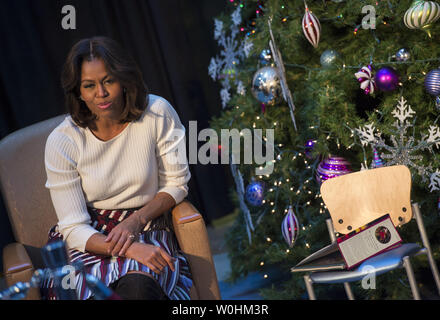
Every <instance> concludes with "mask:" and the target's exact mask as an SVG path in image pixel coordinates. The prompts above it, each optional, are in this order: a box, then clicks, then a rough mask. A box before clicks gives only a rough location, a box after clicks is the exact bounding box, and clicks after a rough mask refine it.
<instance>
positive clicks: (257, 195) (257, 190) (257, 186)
mask: <svg viewBox="0 0 440 320" xmlns="http://www.w3.org/2000/svg"><path fill="white" fill-rule="evenodd" d="M245 197H246V201H247V202H248V203H249V204H250V205H252V206H254V207H259V206H261V205H262V204H263V200H264V185H263V183H262V182H259V181H253V182H251V183H250V184H249V185H248V186H247V187H246V193H245Z"/></svg>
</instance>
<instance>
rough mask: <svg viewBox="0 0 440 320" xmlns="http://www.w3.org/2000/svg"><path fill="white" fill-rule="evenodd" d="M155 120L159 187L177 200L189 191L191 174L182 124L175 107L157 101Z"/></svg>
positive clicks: (165, 102)
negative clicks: (157, 108)
mask: <svg viewBox="0 0 440 320" xmlns="http://www.w3.org/2000/svg"><path fill="white" fill-rule="evenodd" d="M159 109H160V110H159V112H158V113H157V116H158V117H157V120H156V134H157V136H156V137H157V144H156V156H157V161H158V169H159V190H158V192H166V193H168V194H169V195H171V196H172V197H173V198H174V200H175V201H176V204H178V203H180V202H182V200H183V199H184V198H185V197H186V196H187V195H188V186H187V183H188V181H189V179H190V178H191V174H190V171H189V167H188V161H187V158H186V144H185V127H184V126H183V125H182V123H181V122H180V119H179V116H178V115H177V113H176V111H175V110H174V108H173V107H172V106H171V105H170V104H169V103H168V102H167V101H166V100H162V101H160V105H159Z"/></svg>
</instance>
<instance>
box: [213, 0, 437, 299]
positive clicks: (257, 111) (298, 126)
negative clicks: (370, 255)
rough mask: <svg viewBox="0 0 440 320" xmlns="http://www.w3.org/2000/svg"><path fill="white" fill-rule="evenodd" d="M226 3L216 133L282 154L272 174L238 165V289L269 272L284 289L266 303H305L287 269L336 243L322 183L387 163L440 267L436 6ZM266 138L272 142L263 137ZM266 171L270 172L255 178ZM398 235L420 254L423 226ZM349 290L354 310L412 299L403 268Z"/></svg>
mask: <svg viewBox="0 0 440 320" xmlns="http://www.w3.org/2000/svg"><path fill="white" fill-rule="evenodd" d="M228 3H229V6H228V10H227V12H224V13H223V14H222V15H221V16H219V17H217V18H216V19H215V33H214V38H215V39H216V40H217V41H218V43H219V51H220V52H219V55H218V56H217V57H213V59H212V60H211V64H210V65H209V74H210V75H211V76H212V78H213V80H214V81H217V82H218V83H220V84H221V86H222V89H221V91H220V96H221V100H222V104H223V110H222V112H221V114H220V115H219V116H218V117H216V118H214V119H213V120H212V123H211V126H212V127H213V128H214V129H216V130H217V131H218V133H219V134H220V132H221V129H224V128H236V129H237V130H238V131H240V130H243V129H246V128H251V129H256V128H259V129H262V132H263V136H262V137H258V138H259V139H261V141H262V142H263V143H265V147H266V151H268V150H273V151H274V159H273V160H270V161H268V162H267V163H264V164H263V165H262V164H261V163H260V164H257V163H251V164H246V163H244V161H243V154H242V155H241V158H240V159H235V160H236V161H235V162H234V163H233V162H232V161H231V164H230V166H231V170H232V174H233V177H234V180H235V183H236V187H235V188H234V189H233V191H232V197H233V199H234V201H235V202H236V204H237V211H239V214H238V215H237V219H236V221H235V224H234V226H233V228H232V230H231V232H230V233H229V234H228V239H227V243H228V248H229V256H230V259H231V267H232V274H231V280H235V279H238V278H239V277H242V276H245V275H246V274H248V273H249V272H253V271H260V272H262V274H264V276H265V277H266V278H267V279H268V281H270V279H271V278H273V277H275V276H277V278H278V279H280V278H281V279H282V281H280V282H278V283H276V284H273V285H272V286H271V287H269V288H266V289H264V290H263V291H262V294H263V296H264V297H265V298H268V299H301V298H307V296H306V295H305V287H304V282H303V278H302V277H303V274H297V273H291V272H290V268H291V267H293V266H295V265H296V264H297V263H298V262H299V261H301V260H302V259H303V258H305V257H307V256H308V255H310V254H311V253H313V252H315V251H317V250H318V249H321V248H322V247H324V246H325V245H328V244H329V243H330V239H329V234H328V232H327V226H326V223H325V220H326V219H328V218H329V217H330V216H329V213H328V211H327V210H326V207H325V205H324V203H323V200H322V198H321V197H320V194H319V190H320V184H321V183H322V182H323V181H324V180H325V179H329V178H332V177H334V176H337V175H340V174H345V173H348V172H354V171H359V170H366V169H370V168H375V167H379V166H382V165H393V164H405V165H406V166H408V168H409V169H410V170H411V173H412V180H413V185H412V193H411V195H412V200H413V201H414V202H418V203H419V205H420V207H421V210H422V214H423V218H424V222H425V226H426V229H427V232H428V237H429V240H430V241H431V246H432V249H433V252H434V258H435V259H436V260H437V261H439V243H440V239H439V238H438V236H434V235H436V234H437V235H438V234H439V231H440V219H439V218H440V217H439V213H438V209H437V206H438V199H439V193H438V191H439V189H440V178H439V177H440V172H439V165H440V157H439V153H438V147H439V145H440V131H439V128H438V127H437V122H438V118H439V111H440V105H439V99H440V98H438V97H437V96H438V95H440V69H437V68H439V60H440V46H439V45H438V43H439V40H440V21H438V22H436V20H437V19H438V18H439V17H440V5H438V4H437V3H435V2H428V1H427V2H425V1H415V2H414V3H413V2H412V1H394V0H387V1H384V0H377V1H367V0H366V1H358V0H346V1H344V0H338V1H336V0H333V1H324V0H315V1H312V0H308V1H306V2H305V1H303V0H292V1H288V0H285V1H282V0H270V1H244V0H242V1H239V0H228ZM268 129H273V132H274V141H273V143H271V142H270V141H269V140H270V139H266V138H267V136H264V133H265V132H267V130H268ZM256 138H257V136H254V139H256ZM269 144H271V145H269ZM221 147H222V150H225V149H227V148H226V146H224V145H222V146H221ZM238 160H241V161H238ZM262 166H264V167H265V168H266V169H267V168H269V169H270V171H271V172H270V174H258V170H257V169H259V168H260V169H261V167H262ZM288 216H289V217H290V227H292V223H293V224H295V223H297V224H298V226H297V228H296V230H293V229H292V228H291V230H293V231H296V232H295V233H292V232H291V233H290V234H288V232H287V231H282V226H283V224H284V225H286V223H287V222H286V221H287V220H285V219H287V218H288ZM292 217H294V218H296V219H297V220H295V219H292ZM283 221H284V222H283ZM399 233H400V234H401V236H402V238H403V239H404V241H405V242H419V243H420V237H419V234H418V231H417V227H416V226H415V223H409V224H406V225H404V226H402V227H401V228H399ZM413 266H414V269H415V272H416V275H417V277H419V278H418V280H419V281H420V283H421V292H422V294H426V295H429V294H430V293H432V292H435V289H434V286H433V280H432V276H431V273H430V270H429V268H428V267H426V266H427V263H426V259H425V258H424V257H419V258H417V259H414V262H413ZM273 270H275V271H273ZM338 287H342V286H341V285H334V286H316V288H315V289H316V292H317V295H318V297H319V296H321V297H324V296H328V297H329V296H331V294H332V290H334V292H338V290H339V289H338ZM352 288H353V290H354V292H355V295H356V297H357V298H361V297H362V298H368V299H384V298H387V299H405V298H411V291H410V289H409V285H408V282H407V280H406V276H405V274H404V271H402V270H396V271H392V272H389V273H387V274H384V275H381V276H380V278H379V279H378V280H377V287H376V290H363V289H362V288H360V284H356V283H354V284H353V285H352Z"/></svg>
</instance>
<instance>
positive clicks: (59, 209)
mask: <svg viewBox="0 0 440 320" xmlns="http://www.w3.org/2000/svg"><path fill="white" fill-rule="evenodd" d="M76 159H78V149H77V147H76V145H75V143H74V142H73V140H72V139H71V138H70V137H69V136H68V135H67V134H65V133H64V132H62V131H57V130H55V131H53V132H52V133H51V134H50V135H49V137H48V139H47V141H46V148H45V155H44V162H45V167H46V174H47V181H46V188H49V191H50V196H51V198H52V203H53V206H54V208H55V212H56V214H57V217H58V229H59V232H60V233H61V234H62V235H63V239H64V240H65V241H66V243H67V246H68V247H69V248H70V249H77V250H79V251H82V252H84V251H85V247H86V242H87V240H88V239H89V238H90V236H92V235H93V234H94V233H97V232H98V231H97V230H96V229H94V228H93V227H92V226H91V225H90V223H91V219H90V215H89V213H88V211H87V206H86V201H85V197H84V193H83V190H82V187H81V178H80V176H79V174H78V171H77V169H76V164H77V160H76Z"/></svg>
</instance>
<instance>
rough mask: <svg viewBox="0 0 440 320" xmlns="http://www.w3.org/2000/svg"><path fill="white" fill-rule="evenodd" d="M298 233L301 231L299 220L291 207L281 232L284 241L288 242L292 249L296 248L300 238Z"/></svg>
mask: <svg viewBox="0 0 440 320" xmlns="http://www.w3.org/2000/svg"><path fill="white" fill-rule="evenodd" d="M298 231H299V223H298V219H297V218H296V215H295V213H294V212H293V209H292V206H289V209H288V210H287V214H286V216H285V217H284V219H283V223H282V224H281V232H282V234H283V238H284V240H286V242H287V244H288V245H289V247H290V248H292V247H293V246H294V244H295V241H296V239H297V238H298Z"/></svg>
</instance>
